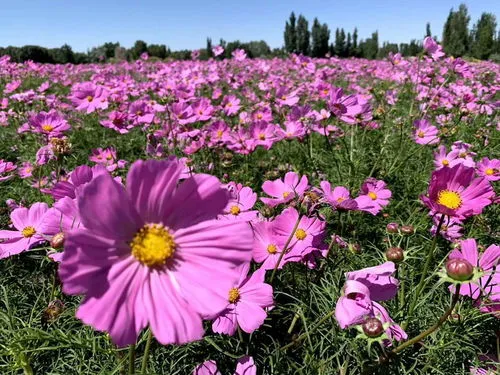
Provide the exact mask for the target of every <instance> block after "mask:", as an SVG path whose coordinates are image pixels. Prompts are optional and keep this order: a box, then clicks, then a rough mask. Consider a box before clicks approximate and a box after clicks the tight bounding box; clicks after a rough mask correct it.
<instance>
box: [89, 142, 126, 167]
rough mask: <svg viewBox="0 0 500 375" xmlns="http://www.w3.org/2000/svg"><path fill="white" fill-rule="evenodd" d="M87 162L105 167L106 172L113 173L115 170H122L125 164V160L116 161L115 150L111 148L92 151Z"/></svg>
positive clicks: (99, 148)
mask: <svg viewBox="0 0 500 375" xmlns="http://www.w3.org/2000/svg"><path fill="white" fill-rule="evenodd" d="M89 160H90V161H93V162H94V163H97V164H98V165H101V166H103V167H106V169H107V170H108V172H113V171H114V170H116V169H117V168H124V167H125V164H127V162H126V161H125V160H117V158H116V149H115V148H113V147H108V148H104V149H103V148H101V147H98V148H97V149H93V150H92V155H90V156H89Z"/></svg>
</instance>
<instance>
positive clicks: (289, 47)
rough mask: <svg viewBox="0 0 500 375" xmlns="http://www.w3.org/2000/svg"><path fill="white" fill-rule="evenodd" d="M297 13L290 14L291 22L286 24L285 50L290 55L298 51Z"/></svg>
mask: <svg viewBox="0 0 500 375" xmlns="http://www.w3.org/2000/svg"><path fill="white" fill-rule="evenodd" d="M295 21H296V19H295V13H294V12H292V14H290V19H289V21H287V22H286V24H285V33H284V38H285V50H286V51H287V52H288V53H294V52H296V51H297V30H296V25H295Z"/></svg>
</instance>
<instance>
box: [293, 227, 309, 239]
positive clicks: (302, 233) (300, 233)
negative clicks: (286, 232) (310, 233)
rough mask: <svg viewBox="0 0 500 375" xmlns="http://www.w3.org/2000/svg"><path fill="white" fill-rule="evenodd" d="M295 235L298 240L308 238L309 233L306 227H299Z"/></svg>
mask: <svg viewBox="0 0 500 375" xmlns="http://www.w3.org/2000/svg"><path fill="white" fill-rule="evenodd" d="M295 237H296V238H297V239H298V240H300V241H302V240H303V239H304V238H306V237H307V233H306V231H305V230H304V229H301V228H299V229H297V230H296V231H295Z"/></svg>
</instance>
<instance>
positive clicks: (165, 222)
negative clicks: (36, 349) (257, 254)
mask: <svg viewBox="0 0 500 375" xmlns="http://www.w3.org/2000/svg"><path fill="white" fill-rule="evenodd" d="M182 170H183V165H182V164H181V163H177V162H175V161H157V160H148V161H137V162H135V163H134V164H133V165H132V167H131V168H130V171H129V173H128V175H127V186H126V188H124V187H123V186H122V185H120V184H119V183H117V182H116V181H114V180H113V179H112V177H111V176H110V175H108V174H104V175H101V176H98V177H97V178H95V179H93V180H92V181H91V182H90V183H88V185H87V186H85V188H84V189H83V192H82V193H81V194H79V196H78V197H77V203H78V209H79V214H80V217H81V222H82V224H83V226H84V228H79V229H75V230H72V231H70V232H69V233H68V234H67V239H66V244H65V249H64V256H63V260H62V263H61V265H60V267H59V276H60V278H61V281H62V283H63V291H64V292H65V293H67V294H73V295H74V294H84V295H85V299H84V300H83V302H82V304H81V305H80V307H79V308H78V310H77V313H76V316H77V317H78V318H79V319H81V320H82V321H83V322H85V323H86V324H89V325H91V326H92V327H94V328H95V329H97V330H100V331H107V332H109V334H110V335H111V337H112V339H113V341H114V342H115V343H116V344H117V345H119V346H125V345H128V344H132V343H134V342H135V341H136V339H137V336H138V333H139V332H140V331H141V330H142V329H143V328H144V327H146V326H148V325H149V326H150V327H151V329H152V332H153V334H154V335H155V337H156V338H157V340H158V341H159V342H161V343H162V344H171V343H176V344H182V343H187V342H190V341H193V340H199V339H201V337H202V336H203V326H202V317H206V316H215V315H216V314H218V313H219V312H220V311H222V310H223V309H225V308H226V307H227V291H228V290H230V289H231V287H233V286H234V285H235V283H236V282H237V280H238V278H239V276H240V269H239V268H238V267H240V266H241V265H242V264H245V263H247V262H249V261H250V258H251V249H252V244H253V235H252V230H251V228H250V226H249V224H248V223H245V222H228V221H217V220H213V219H215V218H216V216H217V215H219V214H220V213H221V212H222V209H223V208H224V207H225V206H226V205H227V201H228V197H227V192H226V190H225V189H223V188H222V187H221V185H220V182H219V180H218V179H217V178H215V177H212V176H208V175H202V174H198V175H194V176H192V177H189V178H187V179H186V180H184V181H183V182H181V183H180V184H179V177H180V175H181V173H182ZM95 212H99V215H96V214H95Z"/></svg>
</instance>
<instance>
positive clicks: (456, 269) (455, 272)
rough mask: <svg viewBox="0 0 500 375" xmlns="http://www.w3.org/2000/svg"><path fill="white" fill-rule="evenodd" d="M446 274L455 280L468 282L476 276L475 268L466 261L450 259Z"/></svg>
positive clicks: (447, 263)
mask: <svg viewBox="0 0 500 375" xmlns="http://www.w3.org/2000/svg"><path fill="white" fill-rule="evenodd" d="M446 273H447V274H448V276H449V277H451V278H452V279H453V280H457V281H466V280H469V279H470V278H471V277H472V275H473V274H474V267H472V264H470V263H469V261H468V260H466V259H461V258H457V259H450V260H448V262H446Z"/></svg>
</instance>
